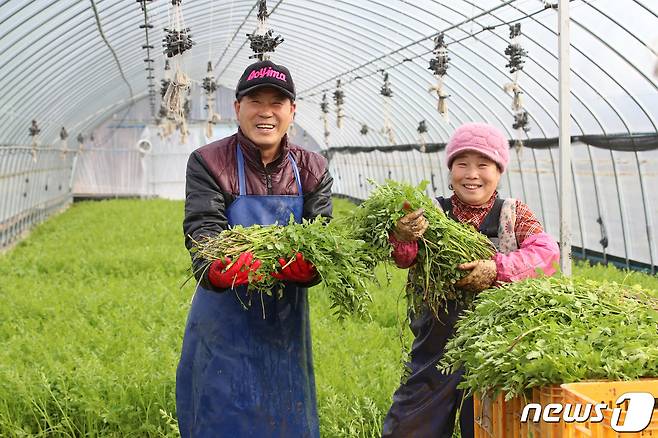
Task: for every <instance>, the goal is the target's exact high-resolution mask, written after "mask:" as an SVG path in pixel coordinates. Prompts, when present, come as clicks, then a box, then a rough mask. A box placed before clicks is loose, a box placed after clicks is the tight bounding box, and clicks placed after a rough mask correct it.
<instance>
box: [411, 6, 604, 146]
mask: <svg viewBox="0 0 658 438" xmlns="http://www.w3.org/2000/svg"><path fill="white" fill-rule="evenodd" d="M463 1H465V3H467V4H469V5H471V6H473V7H476V8H478V9H480V10H482V11H484V9H483V8H480V7H479V6H477V5H476V4H475V3H472V2H470V1H469V0H463ZM435 3H437V4H439V5H441V6H443V7H445V8H446V9H449V10H451V11H452V12H454V13H455V14H458V15H461V16H463V17H467V16H466V15H465V14H462V13H461V12H460V11H458V10H456V9H454V8H451V7H450V6H448V5H446V4H444V3H442V2H440V1H435ZM510 7H511V8H514V9H516V10H517V11H519V12H520V13H521V14H524V15H525V16H526V17H525V18H530V19H532V20H533V21H535V22H537V23H539V24H541V25H542V26H544V27H545V28H546V29H548V30H550V31H551V32H552V33H553V34H554V35H557V33H556V32H553V31H552V30H551V29H550V28H548V27H546V26H545V25H544V24H543V23H541V22H540V21H539V20H537V19H536V18H535V17H534V16H529V15H527V13H525V12H523V11H521V10H520V9H518V8H517V7H516V6H514V5H510ZM421 10H424V9H421ZM431 15H433V16H434V17H435V18H437V19H439V20H443V21H446V20H444V19H442V18H441V17H439V16H438V15H436V14H431ZM489 15H491V16H492V17H493V18H495V19H497V20H499V21H500V22H501V24H502V23H505V21H504V20H503V19H501V18H500V17H498V16H497V15H495V14H494V13H493V12H491V13H490V14H489ZM525 18H524V19H525ZM472 21H473V22H474V23H476V24H478V25H480V24H479V23H477V21H476V19H473V20H472ZM446 22H447V21H446ZM448 23H449V22H448ZM480 26H481V25H480ZM482 27H484V26H482ZM490 32H491V34H493V35H494V36H495V37H496V38H498V39H500V40H502V41H505V42H507V40H506V39H505V38H503V37H501V36H500V35H499V34H497V33H496V32H494V31H493V30H490ZM524 37H525V38H527V39H528V40H530V41H532V42H533V43H534V44H535V45H536V46H537V47H539V48H541V49H543V50H544V51H545V52H547V53H548V54H549V55H550V56H552V57H553V58H555V59H557V56H555V55H554V54H553V53H552V52H550V51H548V50H547V49H546V48H545V47H544V46H543V45H542V44H539V43H538V42H537V41H536V40H535V39H534V38H532V37H531V36H530V35H524ZM480 42H481V44H483V45H485V46H487V47H489V48H490V49H491V50H492V51H493V52H495V53H497V54H500V53H499V52H498V51H496V50H494V48H493V47H492V46H491V45H490V44H488V43H486V42H485V41H480ZM458 43H459V44H461V45H463V47H464V48H465V49H466V50H468V51H470V52H472V53H473V54H474V55H475V56H478V57H480V58H481V59H483V60H484V61H485V62H488V60H487V59H485V58H484V57H482V56H481V55H479V54H478V53H477V52H475V51H474V50H473V49H471V48H470V47H468V46H467V45H466V44H464V43H462V42H461V41H458ZM453 44H454V43H453ZM501 56H502V55H501ZM529 58H530V60H532V61H533V62H534V63H535V64H536V66H537V67H539V68H540V69H541V70H543V71H544V72H545V73H546V74H548V75H549V76H551V77H552V78H553V79H555V81H556V82H557V77H556V76H555V75H554V74H553V73H552V72H551V71H550V70H548V69H547V68H546V67H544V66H543V65H542V64H540V63H538V62H536V61H535V59H534V58H532V57H529ZM492 65H493V64H492ZM471 66H473V65H471ZM497 70H498V71H501V72H502V70H501V69H499V68H498V69H497ZM480 72H481V73H482V74H483V75H485V76H487V75H486V74H484V72H482V71H480ZM502 73H503V74H504V75H506V73H505V72H502ZM572 73H574V74H575V75H576V76H578V77H579V78H580V79H581V80H583V82H586V81H585V80H584V79H582V77H581V76H580V75H579V74H578V73H577V72H575V71H572ZM528 77H529V79H531V80H532V81H533V82H535V83H536V84H537V85H538V86H539V87H540V88H541V89H543V90H544V91H545V92H546V93H547V94H548V95H549V96H551V97H553V99H554V100H555V101H556V102H557V101H558V99H557V97H556V96H555V95H553V93H552V92H551V91H550V90H548V89H547V88H546V87H545V86H544V85H543V84H542V83H541V82H539V81H537V80H535V79H534V78H533V77H531V76H528ZM572 95H573V97H574V98H575V99H576V100H577V101H578V102H580V103H581V104H582V105H583V107H584V108H585V109H587V111H588V112H589V113H590V115H591V116H592V117H593V118H594V120H596V122H597V123H598V124H599V126H601V129H602V131H604V132H605V130H604V128H603V126H602V124H601V122H600V121H599V119H598V117H596V115H595V114H594V113H593V112H592V111H591V110H590V109H589V107H588V106H587V105H585V103H584V102H583V101H582V100H581V99H580V97H579V96H578V95H577V94H576V93H575V92H573V91H572ZM528 96H530V95H528ZM532 99H533V101H535V103H536V104H537V105H538V106H539V107H541V108H542V109H543V110H544V112H545V113H546V115H548V117H549V118H550V119H551V120H553V122H554V123H555V125H556V126H557V121H556V120H555V118H553V116H552V114H551V112H550V111H548V110H547V109H546V107H545V106H544V105H542V104H541V102H540V101H538V100H537V99H535V98H534V97H533V98H532ZM530 117H531V118H533V120H535V123H537V125H538V126H539V127H540V129H541V130H542V132H544V130H543V128H542V127H541V125H540V124H539V123H538V122H537V120H536V119H535V118H534V117H533V116H532V114H530ZM572 117H573V120H574V123H576V125H577V126H578V128H579V129H580V131H581V132H583V133H584V131H583V129H582V126H581V125H580V123H579V122H578V120H577V119H576V117H575V115H572ZM544 137H546V134H545V132H544Z"/></svg>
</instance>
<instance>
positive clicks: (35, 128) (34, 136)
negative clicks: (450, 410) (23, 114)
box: [28, 120, 41, 163]
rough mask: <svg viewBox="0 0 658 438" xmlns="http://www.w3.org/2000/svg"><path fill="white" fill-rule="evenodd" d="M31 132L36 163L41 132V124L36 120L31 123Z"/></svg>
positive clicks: (33, 157) (33, 156)
mask: <svg viewBox="0 0 658 438" xmlns="http://www.w3.org/2000/svg"><path fill="white" fill-rule="evenodd" d="M28 131H29V133H30V137H32V142H31V143H32V161H34V162H35V163H36V162H37V147H38V146H39V133H41V129H39V126H38V125H37V121H36V120H32V124H31V125H30V128H29V130H28Z"/></svg>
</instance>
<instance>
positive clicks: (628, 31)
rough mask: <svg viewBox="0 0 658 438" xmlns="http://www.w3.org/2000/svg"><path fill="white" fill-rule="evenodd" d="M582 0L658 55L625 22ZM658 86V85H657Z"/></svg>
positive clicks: (657, 54)
mask: <svg viewBox="0 0 658 438" xmlns="http://www.w3.org/2000/svg"><path fill="white" fill-rule="evenodd" d="M580 1H582V2H583V3H585V4H586V5H587V6H589V7H590V8H592V9H594V10H595V11H596V12H598V13H599V14H601V15H603V16H604V17H605V18H607V19H608V20H610V21H612V22H613V23H615V24H616V25H617V26H618V27H620V28H622V29H623V30H625V31H626V33H628V34H629V35H630V36H632V37H633V38H634V39H635V40H636V41H637V42H638V43H640V44H642V45H643V46H644V47H646V48H647V49H648V50H650V51H651V52H652V53H653V54H654V55H656V56H658V52H656V51H655V50H654V49H653V48H652V47H651V46H650V45H649V44H648V43H646V42H644V41H642V40H641V39H640V37H638V36H637V35H636V34H635V33H633V32H631V30H630V29H628V28H627V27H626V26H624V25H623V24H621V23H619V22H618V21H617V20H615V19H614V18H612V17H611V16H610V15H608V14H606V13H605V12H603V11H602V10H600V9H599V8H597V7H596V6H594V5H593V4H591V3H590V2H589V1H588V0H580ZM654 15H655V14H654ZM626 61H628V60H626ZM656 88H658V87H656Z"/></svg>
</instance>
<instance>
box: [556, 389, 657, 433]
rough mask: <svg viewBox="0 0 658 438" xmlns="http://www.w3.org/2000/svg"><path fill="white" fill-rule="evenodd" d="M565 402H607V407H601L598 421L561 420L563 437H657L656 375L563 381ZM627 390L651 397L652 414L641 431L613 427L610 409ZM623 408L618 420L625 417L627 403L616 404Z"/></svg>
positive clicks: (582, 403)
mask: <svg viewBox="0 0 658 438" xmlns="http://www.w3.org/2000/svg"><path fill="white" fill-rule="evenodd" d="M562 389H563V393H564V400H565V403H571V404H572V406H573V405H575V404H576V403H580V404H581V405H584V404H586V403H591V404H593V405H595V404H596V403H606V404H607V405H608V409H605V410H603V417H604V418H603V421H602V422H600V423H592V422H591V421H587V422H584V423H565V422H562V424H563V427H564V429H563V430H564V432H563V436H564V437H565V438H584V437H587V438H613V437H614V438H636V437H658V405H657V404H656V398H658V379H640V380H632V381H628V382H610V381H598V382H578V383H565V384H563V385H562ZM627 392H649V393H651V394H652V395H653V397H654V409H653V416H652V417H651V422H650V423H649V426H648V427H647V428H646V429H645V430H643V431H642V432H616V431H615V430H614V429H612V426H611V423H610V422H611V419H612V412H613V411H612V409H613V408H615V407H617V405H616V404H615V402H616V400H617V398H618V397H619V396H620V395H622V394H624V393H627ZM619 407H620V408H622V413H621V415H620V423H621V424H623V421H624V419H625V417H626V410H627V408H628V405H627V403H624V404H622V405H621V406H619Z"/></svg>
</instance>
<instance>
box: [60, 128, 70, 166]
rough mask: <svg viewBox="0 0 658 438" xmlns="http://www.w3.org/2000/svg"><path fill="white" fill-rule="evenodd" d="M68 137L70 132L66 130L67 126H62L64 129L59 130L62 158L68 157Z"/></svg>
mask: <svg viewBox="0 0 658 438" xmlns="http://www.w3.org/2000/svg"><path fill="white" fill-rule="evenodd" d="M67 138H69V133H68V132H66V128H65V127H63V126H62V129H60V130H59V147H60V149H61V150H62V152H61V153H60V154H59V158H60V159H62V160H63V159H65V158H66V153H67V152H68V149H69V146H68V142H67V140H66V139H67Z"/></svg>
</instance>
